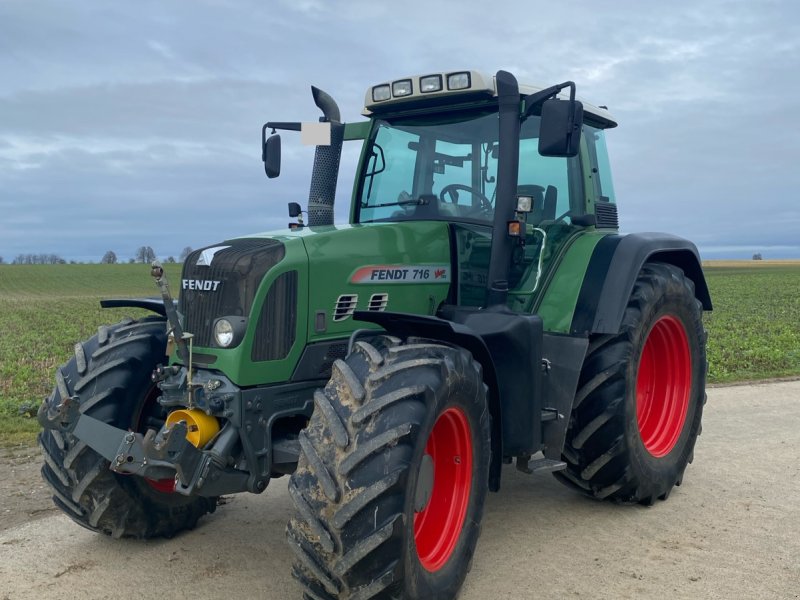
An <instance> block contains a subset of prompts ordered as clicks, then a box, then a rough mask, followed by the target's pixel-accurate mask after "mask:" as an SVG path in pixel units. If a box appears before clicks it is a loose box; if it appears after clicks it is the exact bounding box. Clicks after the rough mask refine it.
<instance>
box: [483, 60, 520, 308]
mask: <svg viewBox="0 0 800 600" xmlns="http://www.w3.org/2000/svg"><path fill="white" fill-rule="evenodd" d="M495 82H496V84H497V103H498V105H499V121H500V122H499V128H500V149H499V155H500V156H499V160H498V161H497V190H496V192H497V194H496V196H497V200H496V202H495V209H494V232H493V234H492V250H491V255H490V256H489V273H488V277H487V290H486V292H487V293H486V307H490V306H504V305H505V304H506V300H507V299H508V272H509V269H510V267H511V254H512V252H513V250H514V245H513V242H512V240H511V237H510V236H509V235H508V221H511V220H512V219H514V211H515V210H516V206H517V179H518V177H517V176H518V173H519V132H520V118H519V107H520V96H519V85H518V84H517V80H516V79H515V78H514V76H513V75H512V74H511V73H509V72H508V71H498V72H497V75H495Z"/></svg>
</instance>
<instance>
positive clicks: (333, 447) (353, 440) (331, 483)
mask: <svg viewBox="0 0 800 600" xmlns="http://www.w3.org/2000/svg"><path fill="white" fill-rule="evenodd" d="M379 348H381V349H379ZM314 400H315V405H316V406H315V411H314V415H313V416H312V418H311V421H310V423H309V425H308V427H307V428H306V429H305V430H304V431H303V432H302V433H301V435H300V443H301V448H302V454H301V457H300V462H299V464H298V468H297V471H296V472H295V473H294V474H293V475H292V478H291V480H290V482H289V493H290V496H291V498H292V500H293V502H294V504H295V507H296V509H297V514H296V516H295V517H294V518H292V519H291V521H290V522H289V525H288V527H287V537H288V540H289V544H290V546H291V548H292V550H293V551H294V552H295V554H296V556H297V561H296V562H295V567H294V576H295V577H296V578H297V579H298V580H299V581H300V583H301V584H302V585H303V587H304V591H305V593H306V596H307V597H308V598H315V599H319V598H322V599H333V598H351V599H352V598H358V599H367V598H397V597H402V598H452V597H455V595H456V594H457V593H458V590H459V588H460V587H461V584H462V583H463V581H464V577H465V576H466V574H467V571H468V568H469V564H470V560H471V558H472V555H473V553H474V550H475V544H476V543H477V540H478V534H479V532H480V522H481V518H482V516H483V506H484V501H485V498H486V492H487V490H488V474H489V459H490V439H489V437H490V433H489V413H488V409H487V405H486V388H485V386H484V384H483V380H482V374H481V369H480V365H478V363H476V362H475V361H474V360H473V358H472V356H471V355H470V354H469V352H467V351H465V350H462V349H459V348H453V347H450V346H444V345H440V344H437V343H429V342H427V341H416V340H410V343H407V344H396V345H394V346H393V347H392V344H391V343H386V342H385V338H384V341H379V342H378V343H377V344H369V343H366V342H363V341H362V342H357V343H356V345H355V349H354V352H353V353H352V354H350V355H349V356H348V357H347V359H346V360H344V361H337V362H336V364H335V365H334V369H333V375H332V377H331V380H330V382H329V383H328V385H327V386H326V387H325V389H324V390H320V391H318V392H317V393H316V394H315V398H314Z"/></svg>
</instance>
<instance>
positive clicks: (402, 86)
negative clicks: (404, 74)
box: [392, 79, 414, 98]
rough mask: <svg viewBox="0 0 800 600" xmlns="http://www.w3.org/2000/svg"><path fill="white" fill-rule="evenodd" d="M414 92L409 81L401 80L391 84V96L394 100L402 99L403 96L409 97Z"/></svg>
mask: <svg viewBox="0 0 800 600" xmlns="http://www.w3.org/2000/svg"><path fill="white" fill-rule="evenodd" d="M413 91H414V88H413V87H412V85H411V80H410V79H401V80H400V81H395V82H394V83H392V96H394V97H395V98H402V97H403V96H410V95H411V93H412V92H413Z"/></svg>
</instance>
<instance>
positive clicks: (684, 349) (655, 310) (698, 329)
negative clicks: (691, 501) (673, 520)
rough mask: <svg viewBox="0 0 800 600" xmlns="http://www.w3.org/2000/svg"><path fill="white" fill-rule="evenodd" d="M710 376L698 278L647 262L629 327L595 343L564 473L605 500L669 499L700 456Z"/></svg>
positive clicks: (581, 387) (631, 307)
mask: <svg viewBox="0 0 800 600" xmlns="http://www.w3.org/2000/svg"><path fill="white" fill-rule="evenodd" d="M705 378H706V350H705V332H704V330H703V324H702V305H701V304H700V302H699V301H698V300H697V299H696V298H695V295H694V284H693V283H692V281H691V280H690V279H688V278H687V277H686V276H685V275H684V273H683V271H681V270H680V269H679V268H677V267H675V266H673V265H669V264H664V263H648V264H646V265H644V267H642V270H641V272H640V274H639V276H638V278H637V280H636V283H635V285H634V288H633V291H632V293H631V298H630V300H629V301H628V305H627V307H626V309H625V314H624V316H623V320H622V325H621V327H620V332H619V333H618V334H617V335H606V336H598V337H595V338H593V339H592V340H591V343H590V346H589V350H588V353H587V357H586V360H585V362H584V366H583V370H582V372H581V376H580V381H579V385H578V393H577V396H576V398H575V402H574V405H573V411H572V417H571V419H570V424H569V429H568V431H567V439H566V443H565V447H564V452H563V458H564V461H565V462H566V463H567V469H566V470H565V471H562V472H559V473H556V477H557V478H558V479H560V480H561V481H562V482H564V483H567V484H569V485H571V486H573V487H575V488H577V489H579V490H580V491H582V492H584V493H586V494H588V495H590V496H593V497H595V498H599V499H604V498H608V499H611V500H616V501H620V502H626V503H635V502H639V503H643V504H652V503H653V502H654V501H655V500H656V499H657V498H660V499H664V500H665V499H666V498H667V496H668V495H669V493H670V491H671V490H672V488H673V486H674V485H680V484H681V482H682V480H683V473H684V470H685V469H686V465H687V464H688V463H690V462H691V461H692V458H693V453H694V445H695V441H696V439H697V436H698V435H699V433H700V429H701V425H700V421H701V418H702V413H703V404H704V403H705Z"/></svg>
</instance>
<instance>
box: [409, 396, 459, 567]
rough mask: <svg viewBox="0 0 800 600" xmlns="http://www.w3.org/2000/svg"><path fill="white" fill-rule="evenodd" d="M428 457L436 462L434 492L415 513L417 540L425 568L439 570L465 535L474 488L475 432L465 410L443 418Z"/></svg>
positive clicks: (428, 447)
mask: <svg viewBox="0 0 800 600" xmlns="http://www.w3.org/2000/svg"><path fill="white" fill-rule="evenodd" d="M425 454H427V455H429V456H430V457H431V458H432V459H433V474H434V475H433V489H432V491H431V495H430V499H429V501H428V503H427V505H426V506H425V507H424V508H423V509H422V510H421V511H420V512H417V513H415V514H414V541H415V543H416V547H417V556H418V557H419V562H420V563H421V564H422V566H423V567H425V569H427V570H428V571H438V570H439V569H441V568H442V567H443V566H444V565H445V563H447V561H448V560H449V559H450V555H452V554H453V550H454V549H455V547H456V543H457V542H458V538H459V536H460V535H461V530H462V528H463V526H464V517H465V516H466V514H467V506H468V505H469V496H470V491H471V489H472V432H471V430H470V426H469V421H468V420H467V416H466V414H464V411H462V410H461V409H460V408H455V407H453V408H448V409H447V410H446V411H444V412H443V413H442V414H441V415H439V417H438V418H437V419H436V423H434V425H433V430H432V431H431V434H430V436H429V437H428V441H427V443H426V444H425Z"/></svg>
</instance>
